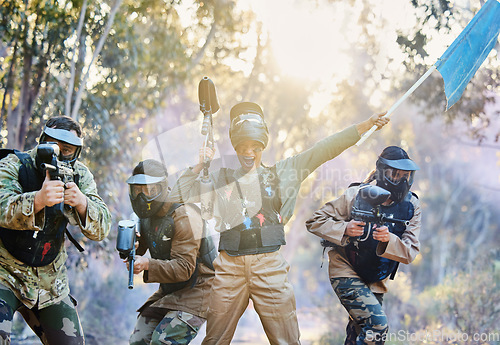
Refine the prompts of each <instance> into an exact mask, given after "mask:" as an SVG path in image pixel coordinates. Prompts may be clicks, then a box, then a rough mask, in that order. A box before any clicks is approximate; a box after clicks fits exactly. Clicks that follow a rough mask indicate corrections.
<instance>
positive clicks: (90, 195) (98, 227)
mask: <svg viewBox="0 0 500 345" xmlns="http://www.w3.org/2000/svg"><path fill="white" fill-rule="evenodd" d="M28 153H29V154H30V156H31V157H32V159H33V160H34V159H35V158H34V157H35V154H36V150H30V151H28ZM20 166H21V162H20V160H19V158H18V157H17V156H16V155H14V154H10V155H8V156H7V157H5V158H4V159H2V160H0V209H1V213H0V226H1V227H4V228H7V229H13V230H19V231H23V230H35V231H42V230H43V227H44V222H45V212H44V211H43V210H42V211H40V212H38V213H37V214H34V200H35V193H36V192H27V193H23V189H22V187H21V185H20V183H19V181H18V176H19V168H20ZM74 169H75V172H76V173H77V174H78V175H80V179H79V182H78V187H79V188H80V191H81V192H82V193H83V194H84V195H86V196H87V214H86V219H85V222H84V224H85V226H83V225H82V221H81V220H80V217H79V216H78V214H77V212H76V210H75V209H74V208H73V209H71V211H65V215H66V217H67V218H68V220H69V222H70V224H72V225H76V226H78V227H79V228H80V230H81V231H82V233H83V235H85V236H86V237H87V238H89V239H91V240H94V241H101V240H102V239H104V238H105V237H106V236H107V235H108V233H109V230H110V226H111V214H110V212H109V210H108V208H107V206H106V204H105V203H104V202H103V200H102V199H101V197H100V196H99V195H98V194H97V187H96V184H95V181H94V177H93V175H92V173H91V172H90V171H89V170H88V168H87V167H86V166H85V165H84V164H82V163H81V162H78V161H77V162H75V165H74ZM0 231H1V230H0ZM66 258H67V254H66V249H65V247H64V243H63V245H62V246H61V251H60V252H59V254H58V256H57V257H56V258H55V260H54V261H53V262H52V263H50V264H48V265H46V266H42V267H31V266H28V265H26V264H24V263H23V262H21V261H19V260H17V259H16V258H14V257H13V256H12V255H11V254H10V253H9V252H8V251H7V249H6V248H5V247H4V245H3V243H2V242H1V241H0V284H2V285H4V286H5V287H7V288H9V289H10V290H11V291H12V292H13V293H14V294H15V295H16V297H17V298H18V299H19V300H20V301H21V302H22V303H23V304H24V305H25V306H27V307H28V308H32V307H33V306H35V305H37V303H38V308H40V309H42V308H44V307H48V306H50V305H52V304H54V303H57V302H59V301H61V300H62V299H64V298H65V297H66V296H67V295H68V294H69V286H68V277H67V272H66V267H65V262H66Z"/></svg>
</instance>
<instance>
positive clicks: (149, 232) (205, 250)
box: [140, 203, 216, 294]
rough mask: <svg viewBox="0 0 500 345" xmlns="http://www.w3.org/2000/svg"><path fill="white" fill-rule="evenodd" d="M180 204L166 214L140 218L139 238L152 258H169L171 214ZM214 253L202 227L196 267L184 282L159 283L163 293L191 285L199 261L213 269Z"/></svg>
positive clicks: (173, 229) (195, 275)
mask: <svg viewBox="0 0 500 345" xmlns="http://www.w3.org/2000/svg"><path fill="white" fill-rule="evenodd" d="M180 206H182V204H178V203H174V204H172V206H171V207H170V209H169V210H168V212H167V214H166V215H165V216H163V217H150V218H141V219H140V231H141V238H143V240H144V241H145V243H146V245H147V247H148V249H149V253H150V254H151V257H152V258H153V259H159V260H170V252H171V250H172V239H173V238H174V236H175V223H174V218H173V217H172V215H173V213H174V212H175V210H176V209H177V208H179V207H180ZM204 226H205V225H204ZM215 255H216V251H215V246H214V245H213V242H212V241H211V238H209V237H207V236H206V234H205V228H204V229H203V237H202V240H201V244H200V255H199V258H198V259H197V260H196V268H195V271H194V273H193V275H192V276H191V277H190V278H189V279H188V280H186V281H184V282H177V283H161V284H160V288H161V289H162V291H163V293H165V294H169V293H172V292H174V291H177V290H181V289H183V288H184V287H186V286H188V285H190V287H193V286H194V285H195V283H196V279H197V277H198V264H199V263H200V262H201V263H203V264H204V265H206V266H207V267H209V268H211V269H212V270H213V269H214V268H213V264H212V262H213V260H214V259H215Z"/></svg>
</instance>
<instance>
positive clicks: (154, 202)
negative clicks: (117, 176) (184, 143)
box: [127, 159, 168, 218]
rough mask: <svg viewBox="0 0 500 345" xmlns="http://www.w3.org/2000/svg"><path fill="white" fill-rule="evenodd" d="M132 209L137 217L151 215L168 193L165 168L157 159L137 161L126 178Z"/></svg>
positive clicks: (155, 211) (158, 208)
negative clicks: (130, 174)
mask: <svg viewBox="0 0 500 345" xmlns="http://www.w3.org/2000/svg"><path fill="white" fill-rule="evenodd" d="M127 183H128V184H129V187H130V190H129V197H130V202H131V204H132V209H133V210H134V212H135V214H137V216H138V217H139V218H150V217H153V216H154V215H155V214H156V213H158V211H160V210H161V208H162V206H163V204H164V203H165V202H166V199H167V195H168V180H167V169H165V167H164V166H163V164H161V163H160V162H158V161H155V160H153V159H147V160H145V161H142V162H139V164H137V166H136V167H135V168H134V171H133V173H132V176H130V177H129V178H128V179H127Z"/></svg>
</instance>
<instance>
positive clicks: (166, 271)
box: [127, 159, 216, 345]
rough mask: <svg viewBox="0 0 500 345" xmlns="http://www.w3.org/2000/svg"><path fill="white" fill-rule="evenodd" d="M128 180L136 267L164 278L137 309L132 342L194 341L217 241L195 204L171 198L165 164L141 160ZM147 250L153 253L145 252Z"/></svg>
mask: <svg viewBox="0 0 500 345" xmlns="http://www.w3.org/2000/svg"><path fill="white" fill-rule="evenodd" d="M127 183H128V184H129V186H130V201H131V203H132V208H133V210H134V212H135V214H136V215H137V216H138V217H139V229H140V234H139V237H138V242H139V244H138V247H137V250H136V253H137V255H136V257H135V265H134V271H133V272H134V274H139V273H141V272H144V273H143V280H144V282H145V283H160V287H159V289H158V291H156V292H155V293H154V294H153V295H152V296H151V297H150V298H149V299H148V300H147V301H146V303H145V304H144V305H143V306H142V307H141V308H140V309H139V310H138V311H139V316H138V319H137V323H136V326H135V329H134V332H133V333H132V335H131V337H130V344H131V345H139V344H140V345H146V344H147V345H150V344H151V345H160V344H189V342H191V340H193V339H194V337H196V335H197V334H198V331H199V329H200V327H201V325H202V324H203V323H204V322H205V319H206V317H207V309H208V300H209V293H210V288H211V285H212V281H213V278H214V270H213V266H212V261H213V259H214V258H215V255H216V249H215V246H214V245H213V243H212V242H211V241H209V239H210V238H207V237H205V234H204V224H203V220H202V219H201V216H200V213H199V210H197V209H196V208H195V207H196V206H194V205H188V204H177V203H172V202H168V201H167V196H168V193H169V190H168V180H167V170H166V168H165V167H164V165H163V164H161V163H160V162H158V161H156V160H153V159H147V160H145V161H142V162H139V164H137V166H136V167H135V168H134V170H133V173H132V176H131V177H130V178H129V179H128V180H127ZM147 250H149V253H150V256H151V258H147V257H145V256H143V255H144V253H146V251H147ZM211 255H213V256H211ZM127 266H128V268H129V269H130V266H129V265H127Z"/></svg>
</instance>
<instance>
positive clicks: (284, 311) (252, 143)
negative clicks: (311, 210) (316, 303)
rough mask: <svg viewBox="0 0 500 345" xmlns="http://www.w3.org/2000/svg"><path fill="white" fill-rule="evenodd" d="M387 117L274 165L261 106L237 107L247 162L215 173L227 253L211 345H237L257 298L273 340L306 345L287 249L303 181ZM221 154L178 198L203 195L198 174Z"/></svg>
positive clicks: (183, 185) (235, 124)
mask: <svg viewBox="0 0 500 345" xmlns="http://www.w3.org/2000/svg"><path fill="white" fill-rule="evenodd" d="M382 115H383V114H380V115H373V116H371V117H370V118H369V119H368V120H366V121H363V122H361V123H359V124H357V125H353V126H351V127H349V128H347V129H345V130H343V131H341V132H339V133H336V134H333V135H331V136H329V137H327V138H326V139H323V140H321V141H320V142H318V143H317V144H316V145H315V146H313V147H312V148H310V149H308V150H306V151H304V152H302V153H299V154H298V155H296V156H294V157H291V158H288V159H285V160H281V161H279V162H278V163H276V164H275V165H273V166H272V167H266V166H264V165H262V164H261V159H262V151H263V150H264V149H265V148H266V146H267V143H268V138H269V132H268V128H267V125H266V123H265V122H264V113H263V111H262V109H261V107H260V106H259V105H258V104H256V103H252V102H243V103H239V104H237V105H235V106H234V107H233V108H232V109H231V111H230V128H229V137H230V139H231V144H232V146H233V148H234V150H235V151H236V154H237V157H238V160H239V164H240V165H241V166H240V167H238V168H237V169H236V170H233V169H229V168H222V169H220V170H218V171H215V172H213V173H211V174H210V175H211V180H212V181H213V182H214V193H215V201H214V217H215V219H216V223H217V225H216V230H218V231H219V232H220V241H219V252H220V254H219V256H218V257H217V258H216V259H215V262H214V267H215V271H216V276H215V280H214V284H213V287H212V294H211V298H210V305H209V314H208V320H207V334H206V337H205V339H204V341H203V344H205V345H208V344H230V342H231V339H232V338H233V335H234V332H235V329H236V326H237V323H238V320H239V319H240V317H241V315H242V314H243V312H244V311H245V309H246V307H247V306H248V303H249V300H250V299H252V301H253V305H254V307H255V310H256V311H257V313H258V315H259V317H260V320H261V322H262V325H263V327H264V331H265V332H266V335H267V338H268V339H269V342H270V343H271V344H287V345H294V344H300V341H299V336H300V334H299V328H298V322H297V315H296V310H295V296H294V294H293V289H292V285H291V284H290V282H289V281H288V277H287V274H288V270H289V265H288V263H287V262H286V260H285V259H284V258H283V257H282V255H281V253H280V252H279V249H280V247H281V246H282V245H284V244H285V232H284V225H285V224H286V223H287V222H288V220H289V219H290V217H291V216H292V213H293V209H294V205H295V200H296V198H297V195H298V192H299V188H300V185H301V183H302V181H303V180H304V179H305V178H306V177H307V176H308V175H309V174H310V173H311V172H313V171H314V170H315V169H316V168H317V167H319V166H320V165H321V164H323V163H324V162H326V161H328V160H330V159H332V158H334V157H336V156H337V155H339V154H340V153H341V152H342V151H344V150H345V149H347V148H348V147H350V146H352V145H354V144H355V143H356V142H357V140H358V139H359V138H360V135H361V134H363V133H364V132H365V131H367V130H369V129H370V128H371V127H372V126H373V125H377V126H378V127H382V126H383V125H385V124H386V123H387V122H388V119H386V118H384V117H382ZM213 155H214V152H213V150H211V149H209V148H206V149H203V148H202V149H201V151H200V161H199V164H197V165H196V166H195V167H193V168H190V169H188V170H187V171H186V172H185V173H184V174H183V175H181V177H180V178H179V180H178V181H177V186H176V187H174V191H175V192H176V193H177V194H178V195H177V197H179V198H181V200H183V199H184V200H190V201H192V202H196V201H198V200H199V199H200V179H199V178H198V175H199V173H200V171H201V170H202V168H203V163H204V162H205V160H204V157H205V156H207V157H209V159H212V158H213ZM174 191H173V192H174Z"/></svg>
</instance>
